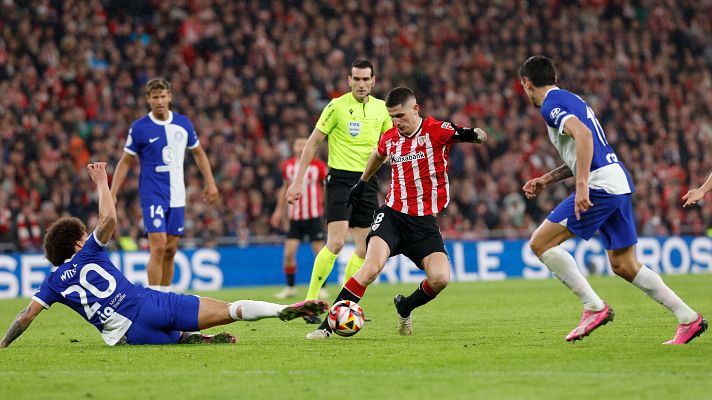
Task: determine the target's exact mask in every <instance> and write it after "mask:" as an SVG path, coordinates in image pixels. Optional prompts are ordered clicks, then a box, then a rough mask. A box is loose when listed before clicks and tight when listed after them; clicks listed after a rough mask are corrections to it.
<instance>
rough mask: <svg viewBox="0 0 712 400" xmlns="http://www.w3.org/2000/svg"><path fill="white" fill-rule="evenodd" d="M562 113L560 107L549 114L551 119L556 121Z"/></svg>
mask: <svg viewBox="0 0 712 400" xmlns="http://www.w3.org/2000/svg"><path fill="white" fill-rule="evenodd" d="M560 112H561V109H560V108H559V107H556V108H554V109H553V110H551V112H550V113H549V116H550V117H551V119H556V117H557V116H558V115H559V113H560Z"/></svg>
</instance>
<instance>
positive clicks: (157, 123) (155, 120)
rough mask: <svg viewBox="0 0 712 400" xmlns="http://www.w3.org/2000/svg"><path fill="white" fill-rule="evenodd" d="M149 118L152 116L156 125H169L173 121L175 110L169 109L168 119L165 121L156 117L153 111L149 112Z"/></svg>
mask: <svg viewBox="0 0 712 400" xmlns="http://www.w3.org/2000/svg"><path fill="white" fill-rule="evenodd" d="M148 118H151V121H153V123H154V124H156V125H168V124H170V123H171V122H173V111H168V119H167V120H165V121H161V120H160V119H156V117H154V116H153V111H151V112H149V113H148Z"/></svg>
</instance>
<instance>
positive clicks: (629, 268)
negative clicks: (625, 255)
mask: <svg viewBox="0 0 712 400" xmlns="http://www.w3.org/2000/svg"><path fill="white" fill-rule="evenodd" d="M610 262H611V270H612V271H613V273H614V274H616V275H618V276H620V277H621V278H624V279H626V280H629V281H630V280H633V278H634V277H635V271H636V269H637V266H636V265H635V263H633V262H627V261H624V260H610Z"/></svg>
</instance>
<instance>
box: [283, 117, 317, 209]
mask: <svg viewBox="0 0 712 400" xmlns="http://www.w3.org/2000/svg"><path fill="white" fill-rule="evenodd" d="M325 138H326V135H325V134H324V133H323V132H322V131H320V130H319V129H317V128H314V130H313V131H312V133H311V135H309V138H308V139H307V142H306V144H305V145H304V150H302V154H301V156H300V157H299V169H298V170H297V174H296V176H295V177H294V182H292V184H291V185H289V188H287V201H288V202H289V203H290V204H291V203H293V202H295V201H297V200H299V199H300V198H301V197H302V190H304V189H303V186H304V174H305V173H306V172H307V167H309V164H311V162H312V160H313V159H314V156H315V155H316V151H317V150H318V149H319V146H320V145H321V143H322V142H323V141H324V139H325Z"/></svg>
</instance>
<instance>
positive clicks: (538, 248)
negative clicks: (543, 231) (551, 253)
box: [529, 231, 549, 257]
mask: <svg viewBox="0 0 712 400" xmlns="http://www.w3.org/2000/svg"><path fill="white" fill-rule="evenodd" d="M529 248H530V249H532V252H534V254H535V255H536V256H537V257H541V255H542V254H544V252H545V251H547V250H549V247H548V243H547V242H546V241H545V240H543V239H542V237H541V236H540V235H537V232H536V231H535V232H534V234H532V237H531V239H529Z"/></svg>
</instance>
